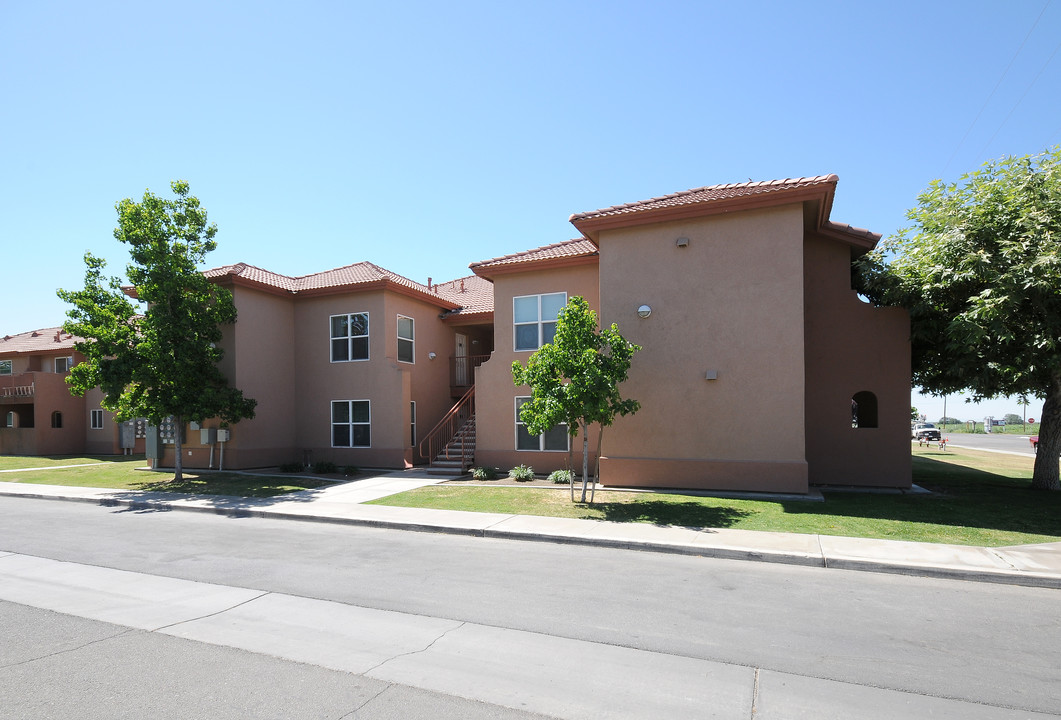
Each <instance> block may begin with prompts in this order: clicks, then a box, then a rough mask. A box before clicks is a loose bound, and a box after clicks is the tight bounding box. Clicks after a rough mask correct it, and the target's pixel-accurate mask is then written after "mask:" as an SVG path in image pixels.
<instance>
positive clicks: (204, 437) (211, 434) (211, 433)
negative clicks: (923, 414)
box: [199, 428, 217, 445]
mask: <svg viewBox="0 0 1061 720" xmlns="http://www.w3.org/2000/svg"><path fill="white" fill-rule="evenodd" d="M216 442H217V428H202V429H200V430H199V444H200V445H213V444H214V443H216Z"/></svg>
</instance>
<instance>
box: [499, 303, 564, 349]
mask: <svg viewBox="0 0 1061 720" xmlns="http://www.w3.org/2000/svg"><path fill="white" fill-rule="evenodd" d="M564 305H567V293H562V292H559V293H549V294H547V295H523V296H520V297H514V298H512V321H513V326H514V331H513V332H514V335H513V345H512V347H513V349H515V350H537V349H538V348H540V347H541V346H542V345H545V344H546V343H550V342H552V341H553V335H555V334H556V317H557V315H559V314H560V309H561V308H563V307H564Z"/></svg>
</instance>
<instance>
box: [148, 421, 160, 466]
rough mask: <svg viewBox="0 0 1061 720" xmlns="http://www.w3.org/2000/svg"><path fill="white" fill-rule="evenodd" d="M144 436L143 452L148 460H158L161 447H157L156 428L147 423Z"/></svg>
mask: <svg viewBox="0 0 1061 720" xmlns="http://www.w3.org/2000/svg"><path fill="white" fill-rule="evenodd" d="M145 435H146V436H145V437H144V454H145V455H147V457H148V459H149V460H158V459H159V458H160V457H162V448H161V447H159V445H160V443H159V441H158V428H157V427H155V426H154V425H148V426H147V428H146V432H145Z"/></svg>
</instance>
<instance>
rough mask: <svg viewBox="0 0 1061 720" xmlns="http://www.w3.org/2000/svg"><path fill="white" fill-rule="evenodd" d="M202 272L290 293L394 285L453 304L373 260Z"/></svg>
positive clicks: (242, 265)
mask: <svg viewBox="0 0 1061 720" xmlns="http://www.w3.org/2000/svg"><path fill="white" fill-rule="evenodd" d="M203 275H205V276H206V277H208V278H210V279H212V280H213V279H217V280H221V279H223V278H230V279H232V280H233V281H236V282H239V281H242V283H246V284H250V285H257V286H259V287H263V288H268V289H273V290H278V291H281V292H286V293H291V294H298V293H308V294H320V293H324V292H329V291H341V290H344V289H350V290H354V289H357V288H358V287H359V286H373V285H383V286H395V287H394V288H393V289H396V290H398V291H399V292H403V291H404V292H405V293H407V294H412V295H414V296H419V297H422V298H423V299H425V300H429V301H431V302H437V303H438V304H439V305H440V306H441V307H446V308H449V306H450V305H452V304H453V302H452V301H450V300H448V299H446V298H444V297H443V296H441V295H439V294H436V293H434V292H432V291H431V290H430V289H428V287H427V286H426V285H422V284H420V283H418V282H416V281H415V280H410V279H409V278H407V277H404V276H402V275H399V274H398V273H395V272H391V271H390V270H387V269H386V268H381V267H380V266H378V265H375V264H373V263H370V262H359V263H354V264H352V265H344V266H343V267H338V268H333V269H331V270H325V271H324V272H319V273H312V274H310V275H301V276H298V277H289V276H287V275H281V274H279V273H274V272H270V271H268V270H263V269H262V268H259V267H255V266H253V265H248V264H247V263H237V264H236V265H224V266H222V267H217V268H211V269H210V270H204V271H203ZM449 309H452V308H449Z"/></svg>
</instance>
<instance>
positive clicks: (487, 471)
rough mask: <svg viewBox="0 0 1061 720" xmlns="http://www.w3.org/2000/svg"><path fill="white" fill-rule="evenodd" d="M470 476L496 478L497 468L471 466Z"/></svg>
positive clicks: (484, 478) (478, 478) (481, 478)
mask: <svg viewBox="0 0 1061 720" xmlns="http://www.w3.org/2000/svg"><path fill="white" fill-rule="evenodd" d="M472 477H473V478H475V479H476V480H497V468H492V467H477V468H472Z"/></svg>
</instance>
